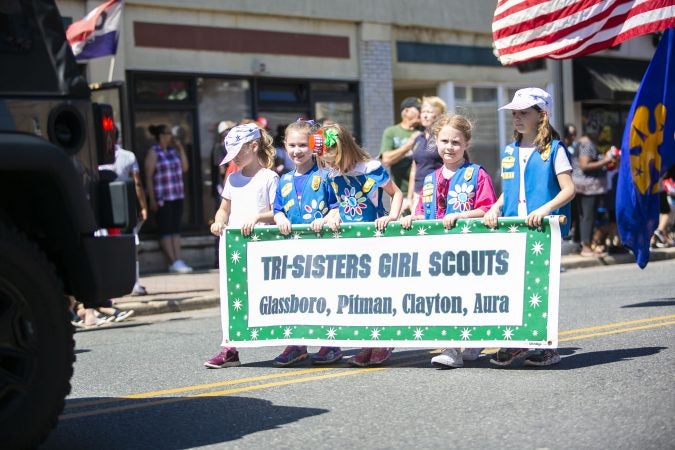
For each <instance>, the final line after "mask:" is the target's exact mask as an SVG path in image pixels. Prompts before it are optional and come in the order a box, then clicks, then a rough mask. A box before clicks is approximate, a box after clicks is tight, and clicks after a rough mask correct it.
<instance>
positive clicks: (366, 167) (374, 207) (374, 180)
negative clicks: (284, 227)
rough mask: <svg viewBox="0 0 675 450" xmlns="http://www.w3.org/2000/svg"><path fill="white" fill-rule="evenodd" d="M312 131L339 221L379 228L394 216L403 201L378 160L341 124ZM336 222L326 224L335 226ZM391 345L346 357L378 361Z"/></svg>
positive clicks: (355, 361)
mask: <svg viewBox="0 0 675 450" xmlns="http://www.w3.org/2000/svg"><path fill="white" fill-rule="evenodd" d="M319 132H320V134H318V135H314V137H313V139H312V142H313V143H315V145H314V149H315V152H316V153H317V154H318V155H319V158H320V160H321V162H322V163H323V164H325V165H326V166H327V167H328V178H329V180H330V182H331V186H332V187H333V190H334V191H335V194H336V195H337V199H338V211H339V213H340V221H341V222H345V223H355V222H375V226H376V228H377V229H378V230H380V231H382V230H384V229H385V228H386V226H387V224H388V223H389V222H391V221H394V220H396V219H398V216H399V215H400V213H401V205H402V204H403V194H402V193H401V190H400V189H399V188H398V186H396V184H395V183H394V182H393V181H392V179H391V178H390V177H389V174H388V173H387V171H386V170H384V167H382V164H381V163H380V162H379V161H378V160H375V159H373V158H372V157H371V156H370V155H369V154H368V153H367V152H366V151H365V150H364V149H362V148H361V147H359V146H358V145H357V144H356V141H355V140H354V137H353V136H352V135H351V133H350V132H349V131H348V130H347V129H346V128H344V127H343V126H341V125H339V124H337V123H335V122H330V123H327V124H324V126H323V127H322V128H321V130H319ZM383 192H386V193H387V194H388V195H389V196H391V210H390V211H389V214H387V213H386V212H385V211H384V207H383V205H382V193H383ZM338 226H339V223H337V222H335V223H332V224H329V227H331V228H332V229H333V230H336V229H337V227H338ZM392 350H393V349H391V348H362V349H361V351H360V352H359V353H358V354H357V355H356V356H353V357H351V358H349V359H348V360H347V362H348V363H349V364H351V365H353V366H357V367H366V366H372V365H377V364H382V363H383V362H385V361H386V360H388V359H389V357H390V356H391V352H392Z"/></svg>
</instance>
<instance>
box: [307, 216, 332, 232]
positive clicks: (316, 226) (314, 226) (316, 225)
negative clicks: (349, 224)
mask: <svg viewBox="0 0 675 450" xmlns="http://www.w3.org/2000/svg"><path fill="white" fill-rule="evenodd" d="M327 222H328V220H327V219H326V218H325V217H321V218H318V219H314V221H312V223H310V224H309V228H310V229H311V230H312V231H313V232H315V233H319V232H321V229H322V228H323V226H324V225H325V224H326V223H327Z"/></svg>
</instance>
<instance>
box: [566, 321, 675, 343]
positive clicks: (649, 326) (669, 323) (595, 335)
mask: <svg viewBox="0 0 675 450" xmlns="http://www.w3.org/2000/svg"><path fill="white" fill-rule="evenodd" d="M666 325H675V321H672V322H661V323H654V324H651V325H642V326H640V327H631V328H620V329H618V330H612V331H603V332H601V333H591V334H582V335H580V336H572V337H568V338H563V339H560V342H568V341H577V340H580V339H588V338H592V337H597V336H606V335H608V334H617V333H626V332H628V331H637V330H646V329H649V328H656V327H663V326H666Z"/></svg>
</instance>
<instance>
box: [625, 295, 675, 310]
mask: <svg viewBox="0 0 675 450" xmlns="http://www.w3.org/2000/svg"><path fill="white" fill-rule="evenodd" d="M673 305H675V298H672V297H671V298H655V299H654V300H650V301H648V302H642V303H633V304H632V305H623V306H622V308H643V307H646V306H673Z"/></svg>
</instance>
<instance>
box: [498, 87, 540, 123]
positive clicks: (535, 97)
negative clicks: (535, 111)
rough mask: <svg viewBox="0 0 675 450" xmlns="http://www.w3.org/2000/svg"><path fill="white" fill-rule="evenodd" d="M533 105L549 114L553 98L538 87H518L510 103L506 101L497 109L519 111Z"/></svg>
mask: <svg viewBox="0 0 675 450" xmlns="http://www.w3.org/2000/svg"><path fill="white" fill-rule="evenodd" d="M533 106H537V107H539V109H541V110H542V111H546V112H547V113H548V115H549V116H550V115H551V113H552V112H553V98H552V97H551V94H549V93H548V92H546V91H545V90H543V89H539V88H525V89H518V90H517V91H516V93H515V94H514V96H513V100H511V103H508V104H506V105H504V106H502V107H501V108H499V109H500V110H502V109H515V110H517V111H519V110H522V109H527V108H531V107H533Z"/></svg>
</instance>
